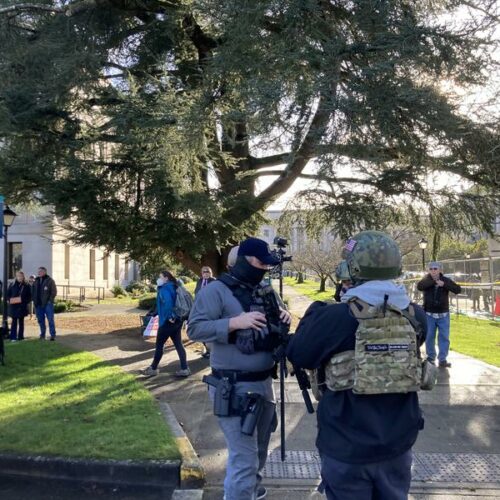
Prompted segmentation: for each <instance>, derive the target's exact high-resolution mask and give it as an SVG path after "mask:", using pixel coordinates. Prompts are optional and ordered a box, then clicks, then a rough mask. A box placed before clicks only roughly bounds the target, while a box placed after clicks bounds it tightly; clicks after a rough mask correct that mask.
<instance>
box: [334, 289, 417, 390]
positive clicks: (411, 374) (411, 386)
mask: <svg viewBox="0 0 500 500" xmlns="http://www.w3.org/2000/svg"><path fill="white" fill-rule="evenodd" d="M348 304H349V307H350V309H351V311H352V314H353V315H354V317H355V318H356V319H357V320H358V322H359V326H358V329H357V330H356V345H355V349H354V351H344V352H341V353H339V354H335V355H334V356H332V358H331V359H330V360H329V361H328V363H327V364H326V366H325V368H324V373H325V384H326V387H328V389H330V390H331V391H343V390H346V389H352V390H353V392H354V393H355V394H391V393H406V392H414V391H418V390H419V389H420V381H421V375H422V365H421V360H420V359H419V356H418V348H417V338H416V337H417V336H416V329H415V326H413V325H414V324H415V320H414V316H415V311H414V310H413V307H412V306H410V308H409V311H408V312H406V311H401V310H400V309H398V308H397V307H395V306H392V305H390V304H387V302H385V303H384V305H381V306H378V307H375V306H371V305H369V304H367V303H366V302H363V301H361V300H360V299H358V298H356V297H353V298H352V299H351V300H350V301H349V302H348Z"/></svg>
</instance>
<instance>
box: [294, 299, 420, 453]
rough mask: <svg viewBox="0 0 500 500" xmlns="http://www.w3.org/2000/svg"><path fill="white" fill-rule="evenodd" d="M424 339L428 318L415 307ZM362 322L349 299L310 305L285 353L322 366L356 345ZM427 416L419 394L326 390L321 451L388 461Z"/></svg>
mask: <svg viewBox="0 0 500 500" xmlns="http://www.w3.org/2000/svg"><path fill="white" fill-rule="evenodd" d="M415 313H416V318H417V320H418V322H419V323H420V324H421V326H422V335H421V337H420V338H419V344H421V343H422V342H423V341H424V340H425V333H426V328H427V327H426V324H427V323H426V317H425V313H424V311H423V310H422V308H421V307H419V306H415ZM357 328H358V321H357V320H356V319H355V318H354V317H353V316H352V315H351V312H350V310H349V306H348V305H347V304H345V303H341V304H332V305H327V304H325V303H324V302H314V303H313V304H311V306H310V307H309V309H308V310H307V311H306V314H305V315H304V317H303V318H302V320H301V321H300V323H299V326H298V328H297V332H296V333H295V335H293V336H292V338H291V340H290V343H289V344H288V349H287V356H288V358H289V359H290V360H291V361H292V362H293V363H294V364H296V365H298V366H299V367H302V368H309V369H314V368H319V367H320V366H322V365H324V364H325V363H326V362H327V361H328V360H329V359H330V358H331V357H332V355H333V354H337V353H340V352H344V351H348V350H353V349H354V346H355V332H356V330H357ZM422 428H423V417H422V414H421V411H420V407H419V404H418V396H417V393H415V392H412V393H407V394H377V395H356V394H354V393H353V392H352V390H350V389H348V390H344V391H335V392H333V391H330V390H326V391H325V393H324V395H323V397H322V399H321V401H320V402H319V405H318V437H317V440H316V446H317V448H318V450H319V451H320V453H321V454H324V455H327V456H329V457H332V458H334V459H336V460H340V461H342V462H347V463H370V462H380V461H383V460H388V459H391V458H394V457H396V456H398V455H401V454H402V453H404V452H405V451H407V450H409V449H410V448H411V447H412V446H413V444H414V443H415V441H416V439H417V435H418V431H419V430H420V429H422Z"/></svg>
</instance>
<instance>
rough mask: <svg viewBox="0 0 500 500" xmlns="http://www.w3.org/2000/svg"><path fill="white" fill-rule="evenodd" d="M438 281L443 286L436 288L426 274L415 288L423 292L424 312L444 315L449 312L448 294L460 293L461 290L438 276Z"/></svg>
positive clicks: (447, 279)
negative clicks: (440, 281)
mask: <svg viewBox="0 0 500 500" xmlns="http://www.w3.org/2000/svg"><path fill="white" fill-rule="evenodd" d="M439 279H440V280H442V281H443V282H444V285H443V286H437V285H436V284H435V282H434V280H433V279H432V276H431V275H430V274H428V275H427V276H425V278H423V279H422V280H420V281H419V282H418V284H417V288H418V289H419V290H420V291H421V292H424V310H425V311H426V312H430V313H446V312H449V310H450V299H449V294H450V292H453V293H460V292H461V291H462V288H461V287H460V285H457V284H456V283H455V282H454V281H453V280H451V279H450V278H447V277H446V276H443V275H442V274H440V275H439Z"/></svg>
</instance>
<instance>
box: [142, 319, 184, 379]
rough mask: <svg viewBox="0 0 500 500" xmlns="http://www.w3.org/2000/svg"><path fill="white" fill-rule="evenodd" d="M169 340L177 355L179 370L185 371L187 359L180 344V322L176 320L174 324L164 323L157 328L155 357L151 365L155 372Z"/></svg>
mask: <svg viewBox="0 0 500 500" xmlns="http://www.w3.org/2000/svg"><path fill="white" fill-rule="evenodd" d="M169 338H170V339H172V342H173V344H174V347H175V350H176V351H177V355H178V356H179V361H180V362H181V370H186V369H187V367H188V365H187V357H186V350H185V349H184V345H183V344H182V321H181V320H179V319H176V320H175V323H170V322H169V321H166V322H165V323H163V325H161V326H160V328H158V332H157V333H156V347H155V355H154V358H153V362H152V363H151V368H154V369H155V370H156V369H157V368H158V365H159V364H160V361H161V358H162V357H163V348H164V347H165V343H166V342H167V340H168V339H169Z"/></svg>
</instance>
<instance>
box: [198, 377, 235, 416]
mask: <svg viewBox="0 0 500 500" xmlns="http://www.w3.org/2000/svg"><path fill="white" fill-rule="evenodd" d="M203 382H205V383H206V384H208V385H211V386H212V387H215V397H214V415H215V416H217V417H230V416H232V415H233V411H232V399H233V384H232V383H231V382H230V381H229V379H228V378H227V377H222V378H217V377H214V376H213V375H205V376H204V377H203Z"/></svg>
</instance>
